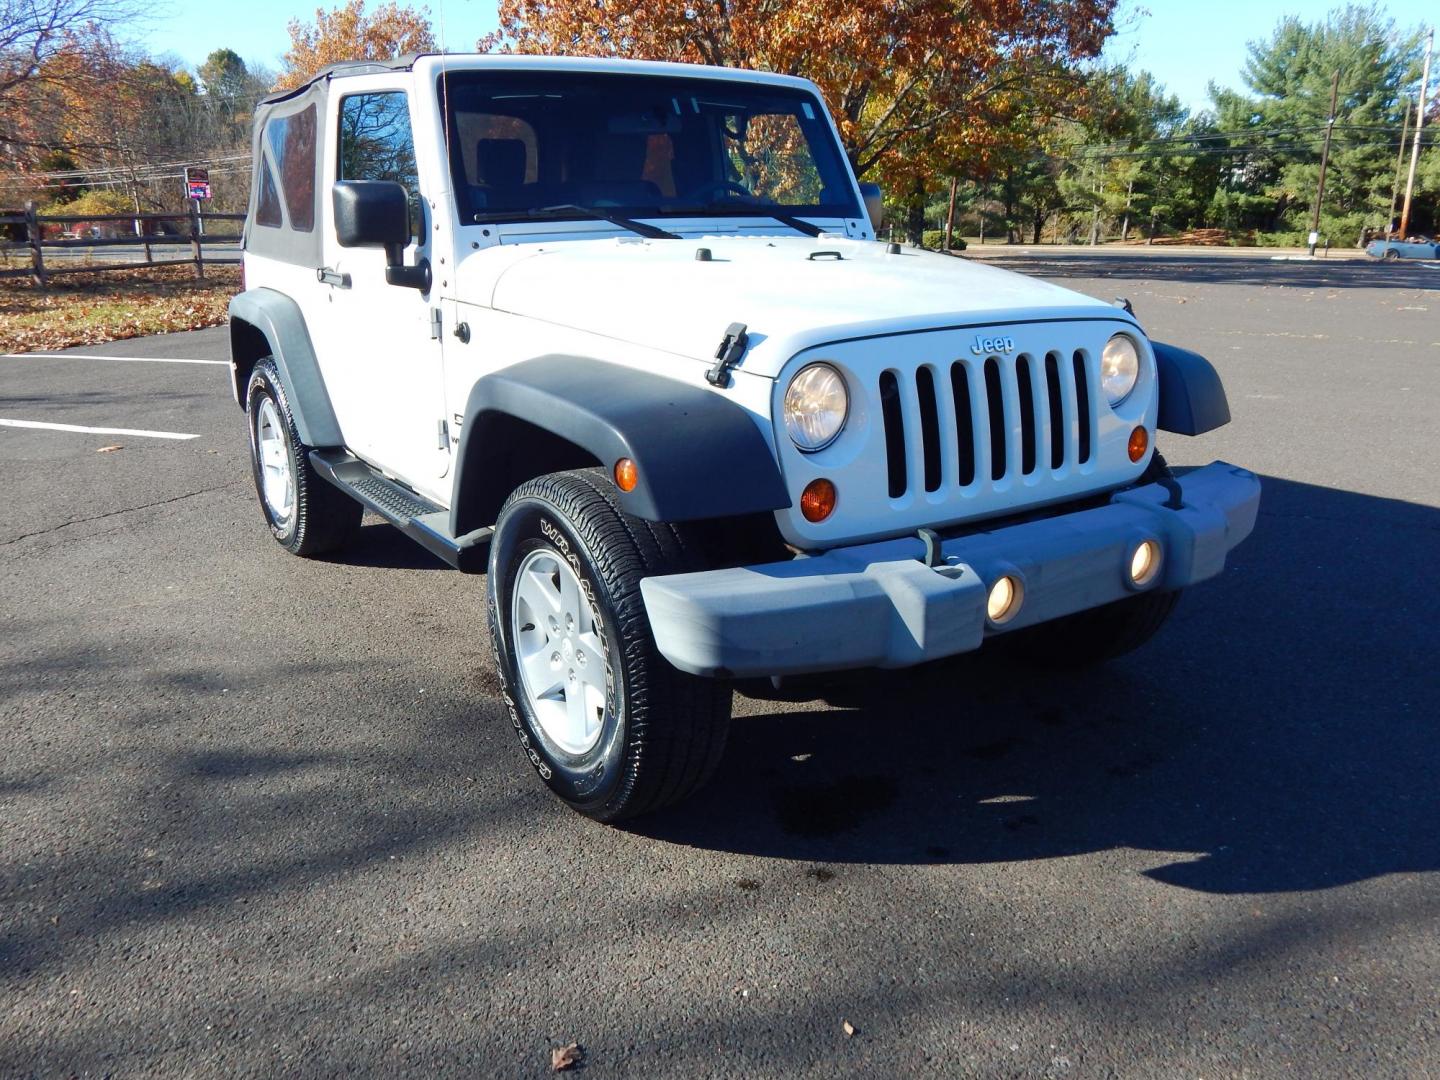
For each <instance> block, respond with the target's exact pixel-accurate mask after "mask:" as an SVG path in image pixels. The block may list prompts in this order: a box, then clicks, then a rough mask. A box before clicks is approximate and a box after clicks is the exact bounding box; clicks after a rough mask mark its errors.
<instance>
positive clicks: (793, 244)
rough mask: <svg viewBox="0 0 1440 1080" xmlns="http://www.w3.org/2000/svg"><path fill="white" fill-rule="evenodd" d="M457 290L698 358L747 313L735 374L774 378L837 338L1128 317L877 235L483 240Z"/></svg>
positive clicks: (710, 354)
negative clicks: (873, 239)
mask: <svg viewBox="0 0 1440 1080" xmlns="http://www.w3.org/2000/svg"><path fill="white" fill-rule="evenodd" d="M702 249H703V250H702ZM704 252H708V253H709V257H708V258H706V256H705V254H704ZM457 286H458V289H459V294H460V296H461V298H463V299H465V300H469V301H471V302H479V303H482V304H483V303H486V302H487V301H488V303H489V305H490V306H491V307H494V308H495V309H497V310H500V311H506V312H511V313H513V314H516V315H522V316H526V317H528V318H533V319H538V320H541V321H544V322H548V323H553V324H557V325H562V326H567V327H571V328H573V329H577V330H582V331H587V332H590V333H594V334H599V335H602V336H604V337H607V338H613V339H617V340H621V341H629V342H634V343H635V344H637V345H643V346H646V347H649V348H653V349H659V350H661V351H664V352H669V353H673V354H675V355H677V356H684V357H688V358H691V359H693V360H696V361H703V362H705V363H707V364H709V363H714V356H715V351H716V348H717V347H718V346H719V344H720V341H721V339H722V338H723V336H724V333H725V328H726V327H727V326H729V325H730V324H731V323H736V322H739V323H744V324H745V325H746V326H747V328H748V333H749V337H750V348H749V350H748V352H747V353H746V355H745V358H744V360H743V361H742V362H741V364H740V370H742V371H745V372H749V373H751V374H757V375H763V376H766V377H769V378H774V377H775V376H777V375H778V374H779V373H780V371H781V369H782V368H783V367H784V365H785V363H786V361H787V360H789V359H790V358H791V357H792V356H794V355H795V354H796V353H798V352H800V351H802V350H804V349H808V348H813V347H815V346H817V345H823V344H826V343H827V342H833V341H838V340H845V339H850V338H856V337H868V336H873V335H880V334H892V333H905V332H913V331H917V330H928V329H936V328H940V327H964V326H977V327H980V326H984V325H987V324H991V323H1014V322H1017V321H1023V320H1027V319H1032V320H1033V319H1045V320H1052V319H1067V318H1087V317H1088V318H1095V317H1097V316H1108V317H1118V318H1121V319H1125V318H1127V316H1126V315H1125V314H1124V313H1123V312H1121V311H1118V310H1117V309H1116V308H1114V307H1112V306H1111V305H1109V304H1106V303H1103V302H1101V301H1099V300H1095V299H1093V298H1091V297H1088V296H1083V295H1081V294H1079V293H1075V292H1071V291H1070V290H1069V289H1064V288H1061V287H1059V286H1057V285H1051V284H1049V283H1048V282H1043V281H1037V280H1035V279H1033V278H1028V277H1025V276H1023V275H1021V274H1015V273H1011V272H1010V271H1007V270H1000V269H997V268H996V267H993V266H986V265H984V264H982V263H977V262H973V261H971V260H968V259H961V258H955V257H953V256H949V255H941V254H938V253H933V252H925V251H919V250H916V249H914V248H903V249H901V251H900V252H899V253H898V254H893V253H890V252H889V251H887V248H886V245H884V244H879V243H861V242H858V241H852V240H848V239H845V238H844V237H830V236H824V237H818V238H811V237H765V236H739V237H736V236H731V237H700V238H696V239H684V240H645V239H641V238H639V237H636V238H634V239H630V238H628V237H627V238H607V239H603V240H564V241H559V242H556V243H548V244H538V243H537V244H525V245H515V246H513V247H510V246H506V247H501V248H491V249H488V250H487V251H481V252H476V253H475V255H473V256H471V257H469V258H467V259H466V260H465V262H464V263H463V264H462V265H461V268H460V272H459V273H458V274H457Z"/></svg>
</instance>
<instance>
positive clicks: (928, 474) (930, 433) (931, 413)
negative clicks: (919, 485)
mask: <svg viewBox="0 0 1440 1080" xmlns="http://www.w3.org/2000/svg"><path fill="white" fill-rule="evenodd" d="M915 389H916V390H917V391H918V392H919V395H920V445H921V448H922V449H923V450H924V451H925V490H926V491H939V490H940V410H939V409H938V408H937V407H936V405H935V375H934V373H933V372H931V370H930V369H929V368H928V367H922V368H920V369H919V370H917V371H916V372H915Z"/></svg>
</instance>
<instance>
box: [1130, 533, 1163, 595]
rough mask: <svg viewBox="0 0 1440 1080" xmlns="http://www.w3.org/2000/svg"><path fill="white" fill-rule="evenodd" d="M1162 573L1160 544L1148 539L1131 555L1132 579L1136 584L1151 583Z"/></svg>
mask: <svg viewBox="0 0 1440 1080" xmlns="http://www.w3.org/2000/svg"><path fill="white" fill-rule="evenodd" d="M1159 573H1160V545H1159V544H1157V543H1156V542H1155V541H1154V540H1146V541H1144V542H1143V543H1142V544H1141V545H1140V546H1139V547H1137V548H1136V549H1135V553H1134V554H1133V555H1131V556H1130V580H1131V582H1133V583H1134V584H1135V585H1149V584H1150V582H1152V581H1154V580H1155V577H1156V575H1157V574H1159Z"/></svg>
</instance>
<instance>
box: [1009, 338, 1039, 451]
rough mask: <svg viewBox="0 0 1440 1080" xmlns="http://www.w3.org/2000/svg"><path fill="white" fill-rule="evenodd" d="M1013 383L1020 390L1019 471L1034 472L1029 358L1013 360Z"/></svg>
mask: <svg viewBox="0 0 1440 1080" xmlns="http://www.w3.org/2000/svg"><path fill="white" fill-rule="evenodd" d="M1015 382H1016V383H1017V384H1018V386H1019V389H1020V471H1021V472H1022V473H1024V474H1025V475H1026V476H1029V475H1030V474H1031V473H1033V472H1034V471H1035V458H1036V457H1037V456H1038V455H1037V454H1036V452H1035V435H1036V431H1035V427H1036V425H1035V388H1034V385H1033V383H1034V380H1033V379H1031V377H1030V357H1028V356H1018V357H1016V358H1015Z"/></svg>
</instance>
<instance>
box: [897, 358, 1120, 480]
mask: <svg viewBox="0 0 1440 1080" xmlns="http://www.w3.org/2000/svg"><path fill="white" fill-rule="evenodd" d="M1087 366H1088V361H1087V354H1086V353H1085V352H1084V351H1083V350H1076V351H1075V352H1074V353H1073V354H1071V355H1070V356H1068V357H1067V356H1066V354H1065V353H1062V352H1058V351H1053V350H1052V351H1048V352H1044V353H1038V352H1037V353H1034V354H1030V353H1021V354H1019V355H1018V356H1016V357H1014V358H1013V359H1011V358H1009V357H999V356H990V357H986V358H985V359H984V360H983V361H982V360H980V359H978V358H977V359H975V360H970V359H965V360H956V361H954V362H953V363H951V364H950V365H949V370H948V372H947V371H946V369H945V368H944V367H941V366H932V365H930V364H921V365H918V366H917V367H915V368H914V369H912V370H909V371H905V370H895V369H890V370H887V371H885V372H883V373H881V375H880V378H879V394H880V416H881V420H882V422H883V425H884V432H885V454H886V464H887V476H888V486H889V493H890V497H891V498H892V499H898V498H901V497H902V496H904V495H906V494H909V493H912V492H914V493H918V492H921V491H924V492H925V493H927V494H933V493H935V492H945V491H947V490H951V489H961V488H968V489H972V493H973V486H974V485H975V483H976V482H977V481H981V480H983V481H986V482H989V483H996V482H999V481H1002V480H1005V479H1006V478H1007V477H1008V478H1016V477H1020V476H1024V477H1027V478H1029V477H1037V476H1040V475H1046V474H1049V473H1058V472H1061V471H1062V470H1064V469H1065V468H1066V467H1067V466H1071V467H1075V466H1080V465H1084V464H1086V463H1087V462H1089V461H1090V459H1091V456H1092V455H1093V453H1094V427H1095V421H1094V416H1093V413H1092V402H1093V400H1094V392H1093V390H1092V388H1091V386H1090V380H1089V376H1088V374H1087ZM952 420H953V426H952ZM1030 482H1033V481H1030Z"/></svg>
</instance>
